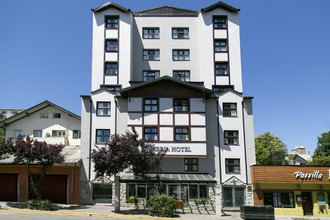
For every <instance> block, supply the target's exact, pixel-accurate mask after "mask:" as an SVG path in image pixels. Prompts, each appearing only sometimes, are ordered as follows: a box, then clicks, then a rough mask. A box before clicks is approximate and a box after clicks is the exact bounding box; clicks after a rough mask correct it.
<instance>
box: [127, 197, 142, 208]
mask: <svg viewBox="0 0 330 220" xmlns="http://www.w3.org/2000/svg"><path fill="white" fill-rule="evenodd" d="M138 201H139V200H138V198H137V197H135V196H131V197H129V198H128V199H126V203H132V204H134V205H135V208H138V206H137V203H138Z"/></svg>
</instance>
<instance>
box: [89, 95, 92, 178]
mask: <svg viewBox="0 0 330 220" xmlns="http://www.w3.org/2000/svg"><path fill="white" fill-rule="evenodd" d="M89 104H90V105H89V112H90V113H89V115H90V116H89V117H90V118H89V120H90V121H89V153H88V154H89V158H88V161H89V168H88V181H89V182H90V181H91V168H92V161H91V151H92V106H93V102H92V100H89Z"/></svg>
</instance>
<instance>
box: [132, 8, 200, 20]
mask: <svg viewBox="0 0 330 220" xmlns="http://www.w3.org/2000/svg"><path fill="white" fill-rule="evenodd" d="M134 15H135V16H145V17H148V16H150V17H197V16H198V12H197V11H192V10H187V9H182V8H176V7H171V6H162V7H158V8H152V9H147V10H143V11H137V12H134Z"/></svg>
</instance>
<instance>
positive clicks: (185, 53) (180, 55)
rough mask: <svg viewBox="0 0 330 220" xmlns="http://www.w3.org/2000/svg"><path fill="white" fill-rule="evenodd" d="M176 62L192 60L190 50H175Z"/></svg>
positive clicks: (173, 52) (174, 58)
mask: <svg viewBox="0 0 330 220" xmlns="http://www.w3.org/2000/svg"><path fill="white" fill-rule="evenodd" d="M172 55H173V60H174V61H188V60H190V54H189V50H173V51H172Z"/></svg>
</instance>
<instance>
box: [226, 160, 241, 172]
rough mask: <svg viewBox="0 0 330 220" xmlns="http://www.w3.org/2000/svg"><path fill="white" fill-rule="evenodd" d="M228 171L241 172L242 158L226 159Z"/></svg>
mask: <svg viewBox="0 0 330 220" xmlns="http://www.w3.org/2000/svg"><path fill="white" fill-rule="evenodd" d="M225 163H226V173H240V172H241V169H240V159H226V160H225Z"/></svg>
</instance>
